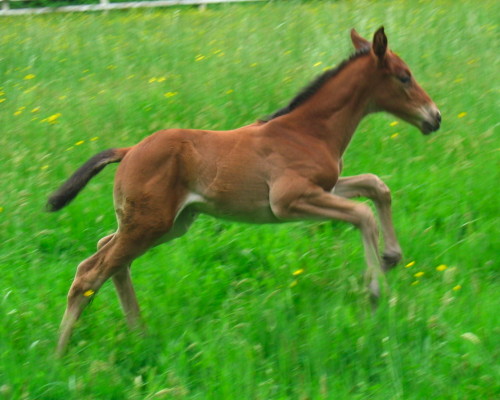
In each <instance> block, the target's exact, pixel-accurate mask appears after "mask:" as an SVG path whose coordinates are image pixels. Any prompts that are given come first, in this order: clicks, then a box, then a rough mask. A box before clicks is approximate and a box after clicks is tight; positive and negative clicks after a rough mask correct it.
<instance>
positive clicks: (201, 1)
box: [0, 0, 263, 16]
mask: <svg viewBox="0 0 500 400" xmlns="http://www.w3.org/2000/svg"><path fill="white" fill-rule="evenodd" d="M19 1H23V2H29V1H30V0H0V2H1V3H2V8H1V10H0V16H4V15H24V14H47V13H52V12H82V11H107V10H123V9H127V8H153V7H169V6H178V5H198V6H201V7H206V6H207V5H208V4H218V3H243V2H250V1H252V2H255V1H263V0H151V1H133V2H123V3H114V2H110V1H109V0H99V4H79V5H69V6H54V7H33V8H29V7H27V8H11V7H10V3H11V2H19Z"/></svg>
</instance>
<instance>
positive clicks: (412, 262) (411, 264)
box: [405, 261, 415, 268]
mask: <svg viewBox="0 0 500 400" xmlns="http://www.w3.org/2000/svg"><path fill="white" fill-rule="evenodd" d="M414 265H415V261H411V262H409V263H408V264H406V265H405V268H410V267H413V266H414Z"/></svg>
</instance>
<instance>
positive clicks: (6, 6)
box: [2, 0, 10, 11]
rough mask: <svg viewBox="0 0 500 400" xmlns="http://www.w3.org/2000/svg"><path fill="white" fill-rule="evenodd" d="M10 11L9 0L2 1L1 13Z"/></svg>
mask: <svg viewBox="0 0 500 400" xmlns="http://www.w3.org/2000/svg"><path fill="white" fill-rule="evenodd" d="M9 9H10V6H9V0H2V11H7V10H9Z"/></svg>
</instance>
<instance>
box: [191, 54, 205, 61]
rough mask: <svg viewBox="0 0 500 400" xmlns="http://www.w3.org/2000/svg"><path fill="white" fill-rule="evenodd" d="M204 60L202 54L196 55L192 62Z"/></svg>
mask: <svg viewBox="0 0 500 400" xmlns="http://www.w3.org/2000/svg"><path fill="white" fill-rule="evenodd" d="M204 59H205V56H204V55H203V54H198V55H197V56H196V58H195V59H194V60H195V61H201V60H204Z"/></svg>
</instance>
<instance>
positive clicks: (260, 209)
mask: <svg viewBox="0 0 500 400" xmlns="http://www.w3.org/2000/svg"><path fill="white" fill-rule="evenodd" d="M183 209H189V210H192V211H194V212H196V213H202V214H208V215H212V216H214V217H216V218H222V219H226V220H230V221H238V222H246V223H255V224H266V223H277V222H280V220H279V219H278V218H276V216H275V215H274V213H273V211H272V209H271V205H270V204H269V199H268V198H266V199H261V200H257V199H243V198H238V197H235V196H229V195H228V196H220V197H218V198H215V199H213V198H212V199H210V198H206V197H204V196H202V195H199V194H196V193H190V194H189V195H188V197H187V199H186V202H185V205H184V207H183Z"/></svg>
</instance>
